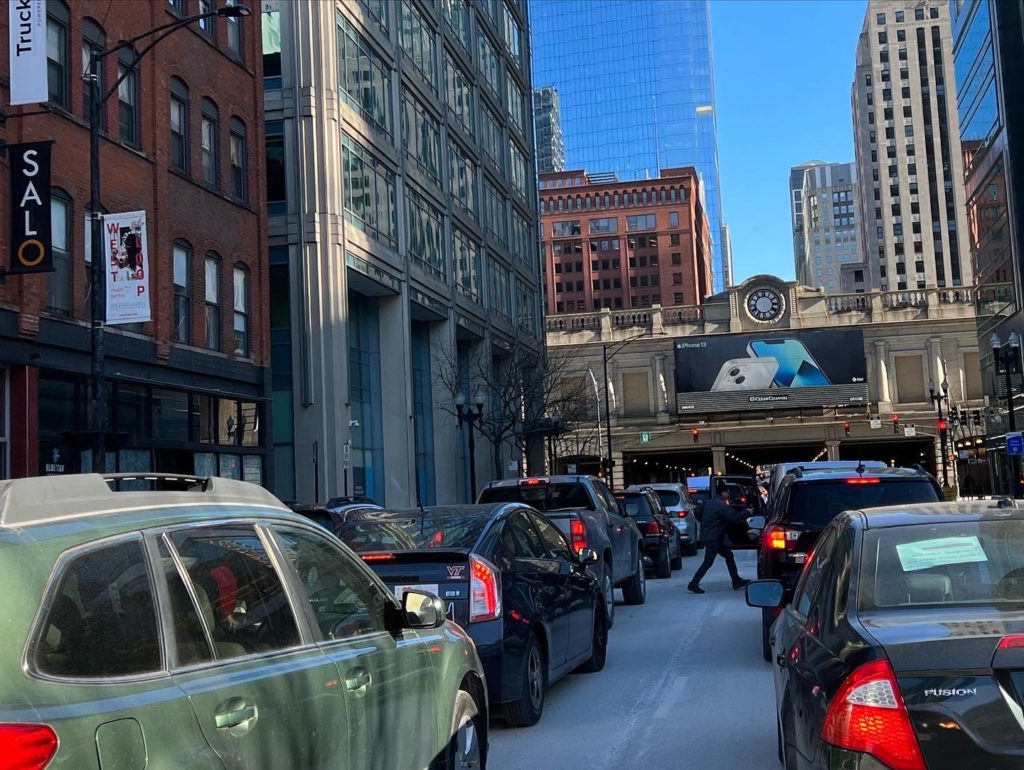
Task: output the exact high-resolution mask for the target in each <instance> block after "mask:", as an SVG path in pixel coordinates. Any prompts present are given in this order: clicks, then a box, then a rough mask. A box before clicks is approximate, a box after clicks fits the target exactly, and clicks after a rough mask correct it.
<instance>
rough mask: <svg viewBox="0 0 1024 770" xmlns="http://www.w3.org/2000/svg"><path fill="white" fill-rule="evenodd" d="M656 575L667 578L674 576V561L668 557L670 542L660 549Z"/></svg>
mask: <svg viewBox="0 0 1024 770" xmlns="http://www.w3.org/2000/svg"><path fill="white" fill-rule="evenodd" d="M654 577H656V578H658V580H665V579H667V578H670V577H672V561H671V560H670V559H669V557H668V544H667V543H666V544H665V547H664V548H662V549H661V550H660V551H658V562H657V564H655V565H654Z"/></svg>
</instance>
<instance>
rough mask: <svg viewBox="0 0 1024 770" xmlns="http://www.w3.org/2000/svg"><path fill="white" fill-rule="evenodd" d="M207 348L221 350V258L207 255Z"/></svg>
mask: <svg viewBox="0 0 1024 770" xmlns="http://www.w3.org/2000/svg"><path fill="white" fill-rule="evenodd" d="M204 277H205V279H206V280H205V289H204V296H205V299H206V347H208V348H209V349H210V350H220V257H218V256H217V255H216V254H212V253H211V254H207V255H206V262H205V270H204Z"/></svg>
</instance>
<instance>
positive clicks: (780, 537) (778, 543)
mask: <svg viewBox="0 0 1024 770" xmlns="http://www.w3.org/2000/svg"><path fill="white" fill-rule="evenodd" d="M799 539H800V532H799V531H798V530H795V529H785V528H784V527H769V528H768V529H766V530H765V533H764V544H765V547H766V548H768V549H769V550H772V551H785V550H786V549H787V548H789V544H790V543H795V542H796V541H797V540H799Z"/></svg>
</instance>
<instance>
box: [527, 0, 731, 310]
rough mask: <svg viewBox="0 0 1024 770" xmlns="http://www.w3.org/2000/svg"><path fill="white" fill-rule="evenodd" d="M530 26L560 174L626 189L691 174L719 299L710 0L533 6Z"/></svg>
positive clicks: (572, 0) (573, 0)
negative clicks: (575, 173)
mask: <svg viewBox="0 0 1024 770" xmlns="http://www.w3.org/2000/svg"><path fill="white" fill-rule="evenodd" d="M530 17H531V25H532V32H533V51H534V54H533V82H534V84H535V86H536V87H537V88H541V87H543V86H546V85H553V86H554V87H555V88H556V89H557V90H558V98H559V100H560V103H561V104H560V106H561V118H562V134H563V137H564V143H565V168H567V169H585V170H586V171H588V172H590V173H598V172H607V171H611V172H615V173H616V174H617V175H618V178H619V179H622V180H631V179H646V178H656V177H657V176H658V171H659V169H661V168H676V167H679V166H695V167H696V168H697V170H698V171H699V172H700V175H701V177H702V180H703V183H704V198H705V210H706V211H707V216H708V225H709V229H710V231H711V236H712V239H713V244H714V246H713V249H714V251H713V253H714V273H715V290H716V291H720V290H721V289H722V288H723V287H724V278H725V277H726V276H725V272H724V268H725V266H724V264H723V251H722V235H721V233H722V228H721V225H722V204H721V193H720V189H719V173H718V138H717V134H718V131H717V125H716V117H715V79H714V66H713V61H712V49H711V8H710V3H709V0H658V2H636V0H533V1H532V2H531V4H530ZM577 41H585V47H583V48H581V47H580V45H579V43H578V42H577Z"/></svg>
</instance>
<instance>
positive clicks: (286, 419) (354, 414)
mask: <svg viewBox="0 0 1024 770" xmlns="http://www.w3.org/2000/svg"><path fill="white" fill-rule="evenodd" d="M262 7H263V10H264V19H265V22H264V23H265V25H267V26H268V27H269V28H270V29H272V30H274V31H275V34H274V35H273V36H268V37H267V39H268V41H270V42H271V43H273V42H274V41H276V40H279V41H280V42H279V43H278V44H277V46H276V48H277V49H278V50H276V51H275V50H273V47H268V45H265V46H264V56H266V57H271V58H268V59H267V60H266V61H267V65H265V67H264V71H265V75H266V80H265V83H266V90H265V102H266V120H267V123H266V130H267V156H268V165H267V198H268V200H267V206H268V213H269V232H270V270H271V283H272V286H273V289H272V301H271V314H272V316H273V317H272V322H271V326H272V335H273V345H274V347H273V367H274V400H275V407H276V408H275V432H274V445H275V456H276V459H277V463H278V469H279V476H280V477H281V479H282V480H284V479H291V480H292V486H291V487H290V488H289V487H285V486H283V484H284V481H282V488H281V494H282V496H288V495H293V496H294V497H297V498H299V499H301V500H305V501H312V500H321V501H323V500H326V499H327V498H329V497H332V496H335V495H359V496H366V497H370V498H372V499H374V500H376V501H377V502H378V503H382V504H387V505H390V506H407V505H413V504H416V503H417V502H419V503H422V504H424V505H426V504H429V503H434V502H438V503H446V502H457V501H462V502H465V501H467V500H468V499H470V498H471V497H472V496H475V493H476V490H472V489H470V486H471V484H470V483H469V481H468V478H469V476H470V469H472V468H473V467H475V468H476V470H477V480H478V481H479V482H480V483H483V482H485V481H487V480H489V479H491V478H493V477H494V475H495V474H496V473H499V471H497V470H496V468H498V467H500V469H501V471H500V473H503V472H504V471H505V470H506V469H507V468H508V463H509V461H510V460H515V459H516V457H517V456H514V455H512V454H511V450H510V449H509V448H508V446H507V445H502V446H501V447H499V451H496V452H492V451H491V449H492V447H491V446H489V445H488V443H487V442H486V441H485V440H484V439H483V437H480V438H478V439H477V441H476V447H477V454H476V462H475V465H474V463H473V462H472V460H473V458H469V457H468V455H467V451H468V450H467V445H466V440H465V439H466V438H467V431H466V427H465V426H463V427H461V428H460V424H459V422H458V421H457V420H456V417H455V410H454V408H453V402H454V401H455V395H456V394H455V392H453V391H452V390H451V389H450V388H449V387H448V386H449V385H451V384H452V379H453V377H454V378H457V381H458V383H459V384H460V387H463V388H464V390H463V393H464V395H467V396H468V397H469V399H470V400H471V401H470V405H469V407H468V408H470V409H472V408H473V407H472V403H473V402H472V399H473V396H474V395H475V393H476V391H477V389H478V388H479V387H481V385H480V383H479V382H475V381H474V380H473V377H472V375H473V371H475V370H473V371H471V370H470V369H469V368H467V367H468V366H469V362H471V361H475V360H481V359H482V360H486V361H487V362H488V363H491V362H493V365H494V366H495V367H496V368H497V367H501V366H502V365H503V364H502V362H503V361H505V360H506V357H507V356H508V355H510V352H509V351H513V352H514V351H521V350H523V349H524V348H528V349H530V350H532V351H534V352H535V353H536V355H538V356H539V354H540V350H541V348H542V331H541V322H542V317H541V304H540V303H541V283H540V280H541V273H540V266H539V261H538V256H537V238H536V232H537V231H536V207H537V204H536V200H537V198H536V188H535V184H536V183H535V179H534V172H533V168H534V150H533V122H532V121H533V117H532V110H531V109H530V102H529V99H530V95H531V94H532V92H533V89H532V87H531V79H530V42H529V36H528V34H527V32H526V30H527V3H526V2H525V0H504V1H502V0H487V2H474V3H470V2H467V1H466V0H444V2H439V3H437V4H433V3H422V2H419V1H418V0H403V2H391V1H390V0H388V1H384V0H359V2H355V1H352V2H345V3H340V4H338V3H333V2H331V3H328V2H320V0H277V1H275V0H266V2H264V3H263V6H262ZM451 367H457V371H456V372H454V373H453V372H452V371H451ZM445 381H447V382H445ZM493 395H495V394H493V393H485V394H484V396H485V397H486V398H488V399H490V398H491V396H493ZM496 398H497V396H496ZM481 406H482V407H483V408H484V409H487V410H489V409H490V408H491V406H492V403H491V402H488V403H486V404H481ZM478 428H479V426H478ZM478 435H479V434H478ZM467 460H469V461H470V462H467Z"/></svg>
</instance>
